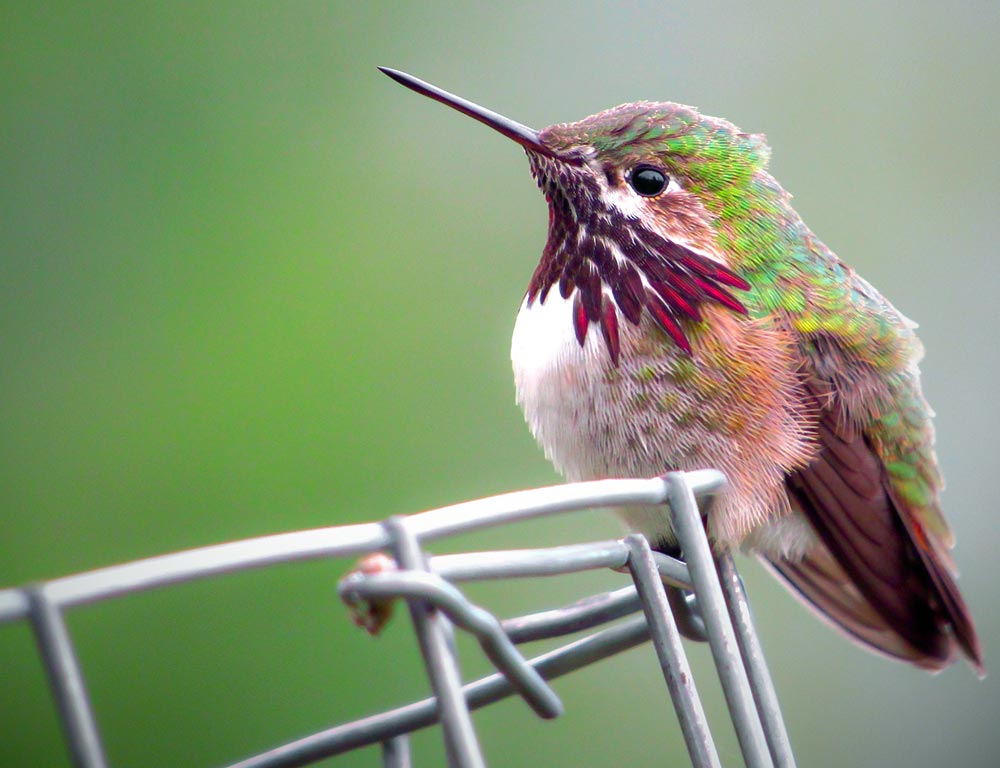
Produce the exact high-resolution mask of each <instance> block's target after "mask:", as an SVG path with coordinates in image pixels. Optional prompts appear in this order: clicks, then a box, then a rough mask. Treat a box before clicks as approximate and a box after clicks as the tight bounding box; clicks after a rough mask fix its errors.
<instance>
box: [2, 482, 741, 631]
mask: <svg viewBox="0 0 1000 768" xmlns="http://www.w3.org/2000/svg"><path fill="white" fill-rule="evenodd" d="M687 477H688V481H689V483H690V484H691V486H692V487H693V488H694V489H695V490H696V492H703V493H710V492H712V491H713V490H714V489H715V488H717V487H719V485H720V484H721V483H722V482H723V481H724V477H723V475H722V474H721V473H719V472H716V471H715V470H699V471H698V472H689V473H687ZM666 494H667V488H666V484H665V483H664V481H663V479H662V478H651V479H648V480H642V479H639V480H628V479H627V480H595V481H592V482H585V483H569V484H564V485H554V486H549V487H546V488H535V489H532V490H528V491H515V492H513V493H505V494H501V495H499V496H491V497H489V498H486V499H477V500H475V501H467V502H464V503H461V504H454V505H451V506H448V507H442V508H440V509H432V510H429V511H427V512H420V513H418V514H415V515H410V516H409V517H408V518H407V519H408V520H409V521H410V523H409V524H410V526H411V528H412V530H413V531H414V533H416V534H417V535H418V537H419V538H420V539H421V540H430V539H438V538H442V537H445V536H450V535H452V534H455V533H462V532H465V531H472V530H478V529H480V528H486V527H490V526H495V525H500V524H504V523H510V522H515V521H518V520H527V519H529V518H533V517H540V516H542V515H549V514H556V513H561V512H570V511H573V510H580V509H588V508H594V507H606V506H607V507H610V506H622V505H637V504H662V503H663V502H664V500H665V499H666ZM389 543H390V542H389V537H388V535H387V534H386V532H385V529H384V528H383V527H382V525H381V524H380V523H361V524H359V525H343V526H336V527H329V528H316V529H312V530H308V531H294V532H291V533H279V534H274V535H271V536H259V537H256V538H252V539H244V540H242V541H231V542H226V543H224V544H214V545H211V546H207V547H199V548H197V549H190V550H185V551H182V552H173V553H171V554H167V555H158V556H156V557H150V558H146V559H144V560H136V561H134V562H131V563H123V564H120V565H112V566H108V567H106V568H99V569H96V570H93V571H88V572H86V573H79V574H74V575H72V576H64V577H62V578H58V579H53V580H52V581H49V582H47V583H46V592H47V594H48V597H49V600H50V601H51V602H52V603H53V604H54V605H57V606H58V607H60V608H67V607H70V606H75V605H82V604H85V603H91V602H95V601H97V600H102V599H105V598H109V597H117V596H120V595H124V594H129V593H132V592H138V591H144V590H149V589H154V588H157V587H162V586H167V585H169V584H176V583H178V582H184V581H191V580H194V579H200V578H206V577H209V576H216V575H220V574H223V573H230V572H232V571H245V570H249V569H251V568H260V567H264V566H268V565H275V564H278V563H287V562H299V561H304V560H312V559H317V558H330V557H354V556H357V555H361V554H365V553H367V552H374V551H377V550H380V549H386V548H387V547H388V546H389ZM27 615H28V603H27V601H26V600H25V599H24V596H23V595H22V594H21V591H20V590H18V589H3V590H0V624H2V623H4V622H9V621H16V620H18V619H24V618H27Z"/></svg>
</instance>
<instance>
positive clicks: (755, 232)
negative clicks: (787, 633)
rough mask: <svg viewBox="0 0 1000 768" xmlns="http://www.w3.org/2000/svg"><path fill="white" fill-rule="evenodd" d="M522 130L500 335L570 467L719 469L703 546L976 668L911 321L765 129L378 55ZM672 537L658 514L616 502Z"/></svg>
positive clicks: (665, 547)
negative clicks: (524, 234) (843, 252)
mask: <svg viewBox="0 0 1000 768" xmlns="http://www.w3.org/2000/svg"><path fill="white" fill-rule="evenodd" d="M380 69H381V71H382V72H383V73H385V74H386V75H388V76H389V77H391V78H392V79H393V80H395V81H397V82H399V83H401V84H402V85H404V86H406V87H407V88H410V89H412V90H414V91H416V92H417V93H420V94H422V95H424V96H428V97H430V98H431V99H434V100H435V101H438V102H441V103H443V104H445V105H447V106H449V107H451V108H453V109H455V110H457V111H459V112H461V113H463V114H465V115H467V116H469V117H471V118H473V119H475V120H478V121H479V122H481V123H484V124H486V125H488V126H489V127H491V128H493V129H494V130H496V131H497V132H499V133H501V134H503V135H504V136H506V137H507V138H508V139H512V140H513V141H514V142H516V143H517V144H519V145H520V146H521V147H522V148H523V150H524V152H525V153H526V154H527V156H528V164H529V167H530V170H531V173H532V176H533V177H534V179H535V181H536V182H537V184H538V187H539V188H540V189H541V191H542V193H543V195H544V196H545V200H546V202H547V204H548V212H549V221H548V238H547V241H546V243H545V246H544V248H543V250H542V254H541V259H540V260H539V262H538V265H537V267H535V270H534V273H533V274H532V275H531V279H530V280H529V282H528V287H527V290H526V291H525V294H524V297H523V299H522V301H521V305H520V309H519V310H518V313H517V319H516V321H515V324H514V333H513V339H512V343H511V361H512V364H513V369H514V380H515V385H516V391H517V401H518V403H519V404H520V406H521V407H522V408H523V411H524V415H525V419H526V421H527V423H528V426H529V427H530V429H531V432H532V433H533V434H534V436H535V438H536V439H537V441H538V442H539V444H540V445H541V447H542V448H543V450H544V452H545V454H546V456H547V457H548V458H549V459H550V460H551V461H552V463H553V464H554V465H555V467H556V468H557V469H558V470H559V471H560V472H561V473H562V474H563V475H564V476H565V477H566V478H567V479H568V480H570V481H580V480H594V479H600V478H615V477H648V476H656V475H660V474H663V473H665V472H668V471H675V470H681V471H688V470H694V469H699V468H704V467H715V468H717V469H720V470H722V471H723V472H724V473H725V475H726V477H727V487H726V489H725V491H724V492H723V493H722V494H721V495H720V496H719V497H718V498H717V499H716V500H715V502H714V503H713V505H712V506H711V508H710V510H709V512H708V515H707V518H706V520H705V525H706V530H707V534H708V537H709V539H710V541H711V543H712V546H713V547H714V548H715V549H716V551H726V550H733V549H742V550H743V551H748V552H751V553H753V554H756V555H757V556H759V557H760V558H761V559H762V560H763V561H764V562H765V564H767V565H768V566H769V568H770V569H771V571H772V572H773V573H774V574H776V576H777V577H778V579H779V580H780V581H781V582H782V583H784V584H785V585H786V586H787V587H788V588H789V589H790V590H791V591H792V593H793V594H795V595H796V596H797V597H799V598H800V599H802V600H803V601H804V602H805V603H806V604H807V605H808V606H810V607H811V608H812V609H813V610H814V611H815V612H817V613H818V614H819V615H820V617H821V618H825V619H826V620H827V621H828V622H829V623H831V624H832V625H833V626H835V627H836V628H839V629H840V630H842V631H843V632H844V633H845V634H846V635H848V636H849V637H850V638H852V639H854V640H855V641H857V642H859V643H860V644H862V645H863V646H866V647H868V648H869V649H872V650H875V651H877V652H880V653H882V654H884V655H887V656H889V657H892V658H895V659H899V660H902V661H905V662H909V663H911V664H913V665H915V666H917V667H921V668H924V669H928V670H940V669H942V668H944V667H945V666H947V665H948V664H950V663H951V662H952V661H954V660H955V659H956V658H957V657H959V656H964V657H965V658H966V659H967V660H968V661H969V662H970V664H971V665H972V666H973V667H974V668H975V669H976V670H977V671H978V672H979V673H980V675H982V674H983V660H982V651H981V647H980V643H979V639H978V637H977V635H976V630H975V626H974V623H973V619H972V616H971V614H970V612H969V609H968V608H967V606H966V603H965V601H964V600H963V598H962V595H961V593H960V592H959V589H958V585H957V583H956V580H955V579H956V570H955V566H954V563H953V561H952V558H951V554H950V550H951V549H952V547H953V546H954V540H953V535H952V533H951V531H950V529H949V527H948V524H947V522H946V521H945V518H944V516H943V514H942V511H941V508H940V504H939V492H940V490H941V488H942V484H943V483H942V477H941V474H940V472H939V470H938V466H937V459H936V456H935V453H934V428H933V425H932V422H931V417H932V415H933V414H932V411H931V409H930V407H929V406H928V404H927V402H926V400H925V399H924V397H923V394H922V391H921V387H920V374H919V371H918V368H917V365H918V363H919V361H920V359H921V358H922V356H923V348H922V345H921V343H920V341H919V340H918V338H917V336H916V334H915V332H914V329H915V327H916V326H915V324H914V323H913V322H911V321H910V320H908V319H907V318H906V317H904V316H903V315H902V314H901V313H900V312H899V311H898V310H897V309H896V308H895V307H894V306H893V305H892V304H890V303H889V302H888V301H887V300H886V299H885V298H883V296H882V295H881V294H880V293H879V292H878V291H877V290H876V289H875V288H874V287H872V286H871V285H870V284H869V283H868V282H866V281H865V280H864V279H863V278H862V277H861V276H860V275H858V274H857V273H856V272H855V271H854V270H853V269H852V268H851V267H849V266H848V265H846V264H845V263H843V262H842V261H841V260H840V259H839V258H838V257H837V256H836V255H835V254H834V253H833V252H832V251H831V250H830V249H829V248H828V247H827V246H826V245H824V244H823V243H822V242H821V241H820V240H819V239H818V238H817V237H816V236H815V235H814V234H813V233H812V231H810V229H809V228H808V227H807V226H806V225H805V223H804V222H803V221H802V219H801V218H800V217H799V215H798V214H797V213H796V212H795V210H794V209H793V208H792V206H791V204H790V195H789V194H788V193H787V192H786V191H785V190H784V189H783V188H782V186H781V185H780V184H779V183H778V182H777V181H776V180H775V179H774V177H773V176H771V174H770V173H769V172H768V170H767V165H768V160H769V157H770V154H771V151H770V148H769V146H768V144H767V142H766V140H765V137H764V136H763V135H762V134H751V133H744V132H743V131H741V130H740V129H739V128H737V127H736V126H735V125H733V124H732V123H730V122H729V121H727V120H723V119H719V118H715V117H709V116H707V115H702V114H701V113H699V112H698V111H697V110H696V109H695V108H692V107H688V106H684V105H681V104H675V103H672V102H647V101H641V102H635V103H629V104H622V105H621V106H618V107H614V108H612V109H608V110H606V111H603V112H598V113H597V114H594V115H591V116H590V117H586V118H584V119H582V120H579V121H577V122H573V123H559V124H556V125H552V126H549V127H548V128H544V129H542V130H540V131H537V130H534V129H532V128H529V127H527V126H525V125H522V124H520V123H517V122H515V121H513V120H510V119H508V118H506V117H503V116H501V115H499V114H497V113H495V112H493V111H491V110H488V109H485V108H483V107H481V106H479V105H477V104H474V103H472V102H470V101H467V100H465V99H463V98H460V97H458V96H455V95H454V94H451V93H448V92H447V91H444V90H441V89H440V88H438V87H436V86H433V85H431V84H429V83H426V82H424V81H422V80H419V79H418V78H416V77H413V76H412V75H408V74H406V73H403V72H400V71H397V70H393V69H389V68H383V67H380ZM617 512H618V513H619V514H620V516H621V517H622V518H623V519H624V521H625V523H626V525H627V526H628V527H630V528H631V529H633V530H635V531H638V532H640V533H642V534H644V535H645V536H646V537H647V539H649V541H650V542H651V544H652V545H653V546H654V548H656V549H659V550H661V551H664V552H666V553H668V554H673V555H682V553H681V552H680V551H679V549H678V546H677V540H676V537H675V536H674V534H673V532H672V530H671V525H670V520H669V517H668V516H667V515H666V514H664V513H663V511H662V510H659V509H652V508H624V509H620V510H617Z"/></svg>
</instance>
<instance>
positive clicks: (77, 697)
mask: <svg viewBox="0 0 1000 768" xmlns="http://www.w3.org/2000/svg"><path fill="white" fill-rule="evenodd" d="M26 594H27V597H28V603H29V606H30V611H31V613H30V616H31V624H32V627H33V628H34V630H35V639H36V641H37V642H38V648H39V652H40V654H41V656H42V661H43V663H44V664H45V672H46V674H47V675H48V678H49V684H50V685H51V686H52V692H53V694H54V695H55V699H56V705H57V706H58V708H59V716H60V719H61V720H62V725H63V730H64V732H65V734H66V741H67V743H68V745H69V750H70V754H71V755H72V758H73V763H74V765H76V766H77V768H106V766H107V764H108V762H107V758H105V756H104V747H103V746H102V745H101V736H100V733H99V732H98V730H97V720H96V719H95V718H94V712H93V710H92V709H91V707H90V698H89V697H88V696H87V686H86V683H85V682H84V679H83V671H82V670H81V669H80V663H79V661H78V660H77V658H76V650H75V649H74V648H73V640H72V638H70V634H69V628H68V627H67V626H66V622H65V620H64V619H63V615H62V612H61V611H60V610H59V608H58V607H57V606H55V605H54V604H53V603H52V601H51V600H50V599H49V597H48V595H47V594H46V593H45V588H44V587H34V588H32V587H29V588H28V589H27V590H26Z"/></svg>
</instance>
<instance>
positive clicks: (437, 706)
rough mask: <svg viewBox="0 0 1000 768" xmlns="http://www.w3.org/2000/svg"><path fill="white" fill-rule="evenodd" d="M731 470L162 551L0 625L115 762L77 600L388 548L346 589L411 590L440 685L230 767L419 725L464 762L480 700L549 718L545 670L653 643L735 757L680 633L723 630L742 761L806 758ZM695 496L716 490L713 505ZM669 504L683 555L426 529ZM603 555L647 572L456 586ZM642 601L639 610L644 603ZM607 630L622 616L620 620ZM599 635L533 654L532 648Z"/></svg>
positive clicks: (100, 759) (315, 757)
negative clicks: (724, 519)
mask: <svg viewBox="0 0 1000 768" xmlns="http://www.w3.org/2000/svg"><path fill="white" fill-rule="evenodd" d="M724 482H725V478H724V476H723V475H722V474H721V473H720V472H717V471H715V470H702V471H697V472H687V473H682V472H675V473H670V474H667V475H665V476H663V477H659V478H652V479H645V480H600V481H595V482H586V483H573V484H567V485H559V486H552V487H548V488H538V489H535V490H529V491H518V492H515V493H508V494H503V495H500V496H493V497H490V498H485V499H479V500H476V501H470V502H466V503H462V504H456V505H453V506H448V507H442V508H440V509H434V510H430V511H428V512H422V513H419V514H415V515H409V516H397V517H392V518H389V519H388V520H385V521H383V522H380V523H364V524H360V525H348V526H338V527H330V528H320V529H314V530H308V531H298V532H292V533H284V534H277V535H272V536H263V537H259V538H253V539H246V540H243V541H235V542H229V543H225V544H219V545H215V546H209V547H203V548H199V549H193V550H188V551H184V552H178V553H174V554H168V555H162V556H158V557H152V558H148V559H145V560H139V561H135V562H131V563H125V564H122V565H116V566H111V567H108V568H102V569H99V570H95V571H89V572H87V573H82V574H78V575H74V576H67V577H63V578H58V579H53V580H51V581H48V582H44V583H41V584H34V585H30V586H26V587H22V588H16V589H6V590H0V623H5V622H13V621H28V622H30V623H31V625H32V627H33V629H34V632H35V637H36V639H37V644H38V650H39V653H40V655H41V658H42V661H43V664H44V667H45V670H46V673H47V675H48V679H49V682H50V684H51V686H52V690H53V693H54V695H55V699H56V703H57V706H58V709H59V714H60V717H61V720H62V724H63V729H64V733H65V736H66V741H67V746H68V749H69V751H70V753H71V755H72V758H73V761H74V763H75V765H77V766H80V768H104V767H105V766H108V761H107V758H106V756H105V752H104V749H103V746H102V744H101V738H100V732H99V729H98V726H97V722H96V720H95V717H94V714H93V708H92V706H91V702H90V698H89V695H88V693H87V688H86V684H85V681H84V675H83V671H82V669H81V668H80V665H79V662H78V660H77V656H76V652H75V650H74V645H73V639H72V637H71V635H70V633H69V630H68V627H67V624H66V621H65V616H64V612H65V611H66V610H67V609H69V608H72V607H75V606H80V605H84V604H89V603H94V602H98V601H103V600H109V599H112V598H115V597H119V596H121V595H125V594H130V593H134V592H139V591H144V590H149V589H153V588H156V587H163V586H167V585H171V584H177V583H181V582H186V581H192V580H194V579H200V578H205V577H209V576H216V575H219V574H223V573H229V572H234V571H242V570H248V569H251V568H259V567H264V566H270V565H275V564H278V563H287V562H295V561H305V560H313V559H320V558H334V557H358V556H364V555H368V554H371V553H376V552H381V551H386V552H389V553H391V554H392V556H393V560H394V564H393V566H392V567H391V568H385V569H380V570H376V571H373V572H368V571H367V570H366V569H360V570H357V571H354V572H352V573H351V574H349V575H348V576H347V577H345V578H344V579H343V580H342V581H341V583H340V585H339V592H340V594H341V597H343V598H344V599H345V600H346V601H348V602H349V603H352V604H355V605H368V604H382V603H384V602H385V601H391V600H404V601H405V602H406V604H407V606H408V609H409V613H410V617H411V620H412V623H413V628H414V631H415V634H416V636H417V641H418V643H419V646H420V651H421V654H422V656H423V660H424V665H425V668H426V671H427V676H428V679H429V682H430V687H431V690H432V692H433V695H432V696H431V697H430V698H427V699H424V700H423V701H417V702H414V703H411V704H408V705H405V706H402V707H399V708H397V709H393V710H390V711H387V712H382V713H380V714H377V715H373V716H370V717H365V718H363V719H360V720H356V721H353V722H349V723H345V724H342V725H338V726H335V727H332V728H329V729H327V730H324V731H321V732H318V733H314V734H312V735H309V736H306V737H304V738H301V739H298V740H295V741H292V742H290V743H287V744H284V745H281V746H279V747H276V748H274V749H271V750H268V751H267V752H263V753H260V754H257V755H254V756H252V757H249V758H246V759H243V760H241V761H239V762H237V763H233V764H232V765H231V768H279V767H280V768H289V767H290V766H304V765H309V764H311V763H314V762H316V761H319V760H322V759H325V758H328V757H331V756H333V755H338V754H343V753H345V752H348V751H351V750H355V749H360V748H363V747H367V746H373V745H380V746H381V750H382V763H383V765H385V766H394V767H397V768H403V766H409V765H410V759H411V758H410V749H409V741H408V738H407V734H409V733H411V732H413V731H415V730H418V729H420V728H425V727H427V726H430V725H433V724H435V723H438V724H440V726H441V729H442V735H443V738H444V743H445V749H446V753H447V755H448V760H449V764H450V765H452V766H455V767H456V768H475V767H478V766H485V765H486V760H485V757H484V756H483V754H482V750H481V748H480V744H479V741H478V739H477V736H476V732H475V729H474V728H473V724H472V718H471V715H470V712H471V711H472V710H474V709H477V708H479V707H484V706H488V705H489V704H492V703H494V702H496V701H499V700H501V699H503V698H506V697H508V696H512V695H518V696H520V697H521V698H523V699H524V701H525V702H526V703H527V704H528V705H529V706H530V707H531V708H532V709H533V710H534V712H535V713H537V714H538V716H540V717H543V718H553V717H558V716H559V715H561V714H562V712H563V707H562V703H561V702H560V700H559V698H558V696H557V695H556V694H555V692H554V691H553V690H552V688H551V687H550V686H549V684H548V681H549V680H552V679H554V678H557V677H560V676H562V675H566V674H570V673H572V672H573V671H575V670H577V669H581V668H583V667H586V666H588V665H590V664H594V663H596V662H597V661H600V660H601V659H604V658H607V657H608V656H612V655H614V654H616V653H620V652H622V651H624V650H627V649H629V648H632V647H634V646H637V645H639V644H642V643H644V642H646V641H648V640H650V639H652V641H653V646H654V648H655V650H656V656H657V659H658V661H659V664H660V667H661V669H662V672H663V677H664V680H665V682H666V686H667V690H668V692H669V695H670V698H671V701H672V703H673V706H674V710H675V711H676V713H677V718H678V721H679V724H680V728H681V732H682V734H683V737H684V741H685V744H686V746H687V749H688V754H689V756H690V760H691V764H692V765H693V766H696V768H703V767H704V766H720V765H721V762H720V760H719V755H718V751H717V749H716V747H715V743H714V741H713V739H712V735H711V731H710V728H709V724H708V721H707V719H706V717H705V713H704V710H703V708H702V705H701V700H700V698H699V696H698V691H697V687H696V685H695V680H694V677H693V675H692V674H691V669H690V667H689V665H688V661H687V657H686V655H685V652H684V647H683V645H682V642H681V636H682V635H683V636H686V637H688V638H691V639H694V640H705V641H707V642H708V643H709V645H710V647H711V651H712V657H713V660H714V662H715V666H716V669H717V670H718V674H719V679H720V682H721V684H722V690H723V693H724V695H725V699H726V703H727V705H728V709H729V714H730V716H731V718H732V725H733V728H734V729H735V731H736V735H737V739H738V741H739V745H740V749H741V752H742V757H743V760H744V762H745V764H746V765H747V766H749V767H750V768H765V767H766V766H775V768H787V767H788V766H794V765H795V761H794V757H793V755H792V750H791V746H790V742H789V739H788V734H787V731H786V729H785V725H784V721H783V719H782V717H781V711H780V708H779V705H778V700H777V696H776V694H775V691H774V686H773V683H772V681H771V677H770V673H769V671H768V669H767V665H766V663H765V661H764V655H763V652H762V650H761V646H760V642H759V640H758V637H757V634H756V631H755V630H754V626H753V621H752V617H751V612H750V606H749V604H748V602H747V598H746V594H745V592H744V590H743V585H742V582H741V581H740V578H739V575H738V573H737V572H736V569H735V566H734V564H733V560H732V557H731V556H730V555H729V554H716V555H713V553H712V551H711V549H710V547H709V543H708V540H707V538H706V535H705V528H704V525H703V523H702V515H703V514H704V513H705V512H706V511H707V508H708V505H709V504H710V503H711V497H712V494H713V493H714V492H717V491H718V490H720V489H721V487H722V486H723V484H724ZM698 499H700V500H701V510H699V505H698ZM664 504H665V505H667V506H668V509H669V512H667V511H665V514H667V513H668V514H670V515H671V519H672V522H673V527H674V531H675V532H676V535H677V538H678V540H679V543H680V546H681V550H682V551H683V552H684V553H685V560H684V561H681V560H677V559H674V558H671V557H668V556H666V555H663V554H661V553H659V552H654V551H652V550H651V549H650V546H649V543H648V542H647V541H646V539H645V538H644V537H642V536H640V535H631V536H627V537H625V538H624V539H622V540H617V541H599V542H591V543H583V544H572V545H567V546H560V547H550V548H544V549H527V550H506V551H493V552H477V553H461V554H452V555H442V556H438V557H430V556H428V555H427V554H426V553H425V552H424V550H423V549H422V547H423V545H424V544H425V543H426V542H429V541H433V540H437V539H441V538H443V537H446V536H450V535H454V534H457V533H462V532H466V531H471V530H477V529H480V528H487V527H492V526H499V525H506V524H510V523H514V522H517V521H520V520H525V519H528V518H532V517H539V516H542V515H551V514H556V513H563V512H572V511H575V510H582V509H588V508H593V507H614V506H624V505H629V506H636V505H664ZM596 568H612V569H615V570H619V571H623V572H627V573H629V574H630V575H631V577H632V581H633V585H632V586H628V587H624V588H622V589H618V590H615V591H613V592H608V593H605V594H600V595H594V596H591V597H588V598H586V599H584V600H581V601H579V602H577V603H574V604H573V605H570V606H567V607H563V608H559V609H555V610H549V611H544V612H542V613H536V614H530V615H526V616H520V617H517V618H511V619H507V620H504V621H500V620H498V619H497V618H496V617H495V616H494V615H493V614H491V613H490V612H488V611H486V610H485V609H483V608H481V607H479V606H477V605H475V604H473V603H472V602H470V601H469V600H468V598H466V597H465V595H464V594H463V593H462V591H461V590H460V589H459V588H458V587H457V586H456V585H457V584H459V583H462V582H465V581H475V580H483V579H504V578H514V577H531V576H551V575H555V574H564V573H574V572H579V571H584V570H590V569H596ZM640 611H641V614H642V615H632V614H638V613H639V612H640ZM605 625H607V626H605ZM456 628H458V629H461V630H464V631H467V632H469V633H470V634H471V635H473V636H474V637H475V638H476V640H477V641H478V642H479V644H480V646H481V647H482V649H483V652H484V654H485V655H486V656H487V657H488V658H489V660H490V662H491V663H492V664H493V666H494V667H495V668H496V670H497V671H496V673H494V674H492V675H489V676H487V677H484V678H482V679H479V680H475V681H473V682H469V683H463V680H462V676H461V670H460V668H459V664H458V658H457V655H456V653H455V642H454V639H455V638H454V632H455V629H456ZM585 631H591V634H588V635H586V636H584V637H582V638H578V639H575V640H573V641H571V642H568V643H567V644H565V645H562V646H560V647H557V648H555V649H554V650H551V651H549V652H547V653H544V654H542V655H539V656H536V657H534V658H525V657H524V656H523V655H522V654H521V653H520V651H519V650H518V649H517V645H518V644H520V643H525V642H529V641H533V640H540V639H544V638H554V637H562V636H565V635H570V634H576V633H580V632H585Z"/></svg>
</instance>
